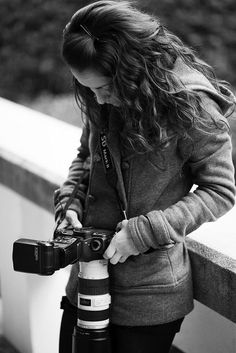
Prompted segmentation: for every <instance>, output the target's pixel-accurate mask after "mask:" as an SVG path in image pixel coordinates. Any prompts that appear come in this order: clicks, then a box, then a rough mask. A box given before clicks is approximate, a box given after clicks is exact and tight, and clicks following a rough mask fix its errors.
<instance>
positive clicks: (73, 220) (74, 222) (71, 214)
mask: <svg viewBox="0 0 236 353" xmlns="http://www.w3.org/2000/svg"><path fill="white" fill-rule="evenodd" d="M66 219H67V221H68V222H69V224H70V225H71V226H72V227H73V228H77V229H80V228H82V224H81V223H80V221H79V220H78V215H77V213H76V212H75V211H73V210H68V211H67V212H66Z"/></svg>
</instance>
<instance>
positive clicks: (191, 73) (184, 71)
mask: <svg viewBox="0 0 236 353" xmlns="http://www.w3.org/2000/svg"><path fill="white" fill-rule="evenodd" d="M173 72H174V74H175V75H176V76H178V79H179V80H180V82H181V83H182V85H183V86H184V87H186V88H187V89H188V90H194V91H201V92H205V93H207V94H208V95H209V96H210V97H211V99H213V100H214V101H215V102H216V103H217V104H218V105H219V107H220V109H221V111H222V113H223V115H224V116H225V118H229V117H230V116H231V117H236V110H235V107H236V98H235V96H234V94H233V93H232V92H231V91H230V90H229V89H228V88H227V87H224V86H223V85H219V88H220V92H219V91H217V90H216V89H215V87H214V86H213V85H212V84H211V82H210V81H209V80H208V79H207V78H206V77H205V76H204V75H203V74H202V73H201V72H199V71H197V70H195V69H193V68H190V67H189V66H187V65H186V64H185V63H184V62H183V60H182V59H179V58H178V59H177V60H176V62H175V65H174V69H173ZM232 115H233V116H232Z"/></svg>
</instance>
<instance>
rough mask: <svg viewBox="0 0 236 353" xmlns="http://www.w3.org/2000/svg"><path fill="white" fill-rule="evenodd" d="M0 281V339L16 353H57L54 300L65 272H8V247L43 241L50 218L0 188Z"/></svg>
mask: <svg viewBox="0 0 236 353" xmlns="http://www.w3.org/2000/svg"><path fill="white" fill-rule="evenodd" d="M0 199H1V202H0V214H1V217H0V229H1V246H0V271H1V272H0V278H1V293H2V299H3V300H2V311H3V334H4V336H5V337H6V338H7V339H8V340H9V341H10V342H11V343H12V344H13V345H14V346H15V347H16V348H17V349H18V350H19V351H20V352H21V353H57V352H58V335H59V325H60V318H61V310H60V309H59V307H60V298H61V296H62V295H64V287H65V284H66V281H67V277H68V271H69V268H67V269H62V270H60V271H57V272H56V273H55V274H54V275H52V276H49V277H44V276H38V275H33V274H24V273H20V272H14V271H13V267H12V259H11V257H12V245H13V242H14V241H15V240H16V239H18V238H21V237H26V238H32V239H42V240H48V239H49V238H50V236H51V235H52V232H53V227H54V220H53V216H52V215H51V214H50V213H49V212H47V211H45V210H43V209H42V208H40V207H38V206H37V205H35V204H34V203H32V202H30V201H28V200H26V199H24V198H23V197H21V196H19V195H18V194H16V193H15V192H13V191H11V190H9V189H8V188H6V187H4V186H2V185H0Z"/></svg>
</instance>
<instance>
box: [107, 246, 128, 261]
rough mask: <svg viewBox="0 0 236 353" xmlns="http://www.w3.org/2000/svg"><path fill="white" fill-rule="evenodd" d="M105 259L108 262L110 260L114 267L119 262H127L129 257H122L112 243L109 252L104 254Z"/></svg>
mask: <svg viewBox="0 0 236 353" xmlns="http://www.w3.org/2000/svg"><path fill="white" fill-rule="evenodd" d="M103 257H104V258H105V259H106V260H110V263H111V264H112V265H116V264H117V263H118V262H121V263H123V262H125V261H126V260H127V257H128V256H122V254H121V253H120V252H119V251H117V250H116V248H115V246H114V245H113V243H112V242H111V243H110V245H109V246H108V248H107V250H106V251H105V253H104V254H103Z"/></svg>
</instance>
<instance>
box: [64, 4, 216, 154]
mask: <svg viewBox="0 0 236 353" xmlns="http://www.w3.org/2000/svg"><path fill="white" fill-rule="evenodd" d="M62 55H63V57H64V59H65V61H66V63H67V64H68V65H69V66H71V67H73V68H76V69H77V70H79V71H83V70H85V69H93V70H94V69H95V70H96V71H98V72H99V73H101V74H102V75H104V76H107V77H109V78H111V81H112V89H113V93H114V94H115V96H116V97H117V98H118V100H119V102H120V106H119V112H120V116H121V119H122V122H123V128H122V130H121V132H120V134H121V138H122V139H123V141H124V143H126V144H129V146H130V147H132V148H133V149H134V150H135V151H137V152H147V151H152V150H154V149H155V148H156V147H157V146H158V147H159V148H160V147H161V148H162V147H163V148H164V147H165V146H167V145H168V143H169V141H170V139H171V138H173V137H174V136H182V137H187V136H188V131H189V130H190V129H191V127H192V126H193V125H195V126H196V127H197V128H199V129H203V128H204V121H203V119H202V118H201V116H202V109H203V108H202V106H201V100H200V96H199V93H198V92H197V91H192V90H189V89H187V88H186V87H185V86H184V85H183V83H182V82H181V81H180V79H179V78H178V77H177V76H176V75H175V74H174V72H173V67H174V64H175V61H176V59H177V58H180V59H181V60H182V62H183V63H185V64H186V65H187V66H188V67H190V68H193V69H195V70H197V71H199V72H201V73H203V74H204V76H205V77H207V79H208V80H209V81H210V82H211V84H212V85H213V86H214V87H215V89H216V90H217V91H219V92H220V87H219V86H220V84H223V83H222V82H220V81H218V80H217V79H216V77H215V75H214V71H213V69H212V68H211V67H210V66H209V65H208V64H206V63H205V62H203V61H201V60H199V59H198V58H197V56H196V55H195V53H194V51H193V50H192V49H191V48H189V47H187V46H185V45H184V44H183V42H182V41H181V40H180V39H179V38H178V37H177V36H176V35H174V34H173V33H171V32H170V31H169V30H167V29H166V28H165V27H164V26H163V25H162V24H161V23H160V21H159V19H158V18H156V17H155V16H153V15H150V14H147V13H144V12H142V11H141V10H138V9H137V8H135V7H134V6H133V5H132V4H131V3H130V2H127V1H120V2H117V1H107V0H105V1H97V2H95V3H92V4H90V5H88V6H86V7H83V8H82V9H80V10H79V11H77V12H76V13H75V14H74V15H73V16H72V19H71V21H70V22H69V23H68V24H67V26H66V27H65V29H64V33H63V43H62ZM74 87H75V97H76V101H77V103H78V104H79V106H80V108H81V110H82V112H84V113H85V114H86V116H87V117H88V119H90V120H91V121H92V122H93V123H94V124H97V125H99V123H100V119H101V107H100V106H99V104H98V103H97V101H96V99H95V97H94V94H93V92H92V91H91V90H90V89H89V88H87V87H84V86H82V85H81V84H80V83H79V82H78V81H76V80H75V79H74Z"/></svg>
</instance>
